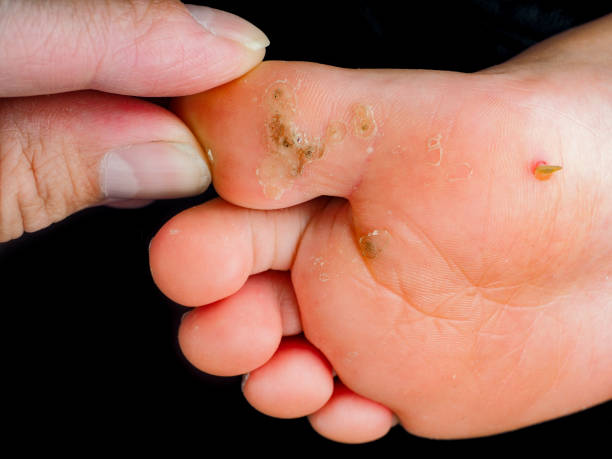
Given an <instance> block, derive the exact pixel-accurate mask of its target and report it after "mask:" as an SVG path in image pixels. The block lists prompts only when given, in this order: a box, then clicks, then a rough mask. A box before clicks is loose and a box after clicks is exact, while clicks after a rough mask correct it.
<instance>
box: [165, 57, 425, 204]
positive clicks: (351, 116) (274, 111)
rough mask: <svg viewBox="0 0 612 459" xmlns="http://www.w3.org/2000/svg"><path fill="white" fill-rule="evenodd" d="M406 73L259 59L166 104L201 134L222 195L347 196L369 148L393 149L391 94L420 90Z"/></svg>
mask: <svg viewBox="0 0 612 459" xmlns="http://www.w3.org/2000/svg"><path fill="white" fill-rule="evenodd" d="M406 73H407V72H393V71H363V70H360V71H357V70H346V69H338V68H333V67H328V66H324V65H318V64H311V63H304V62H266V63H264V64H262V65H260V66H259V67H257V68H256V69H255V70H253V71H252V72H250V73H249V74H247V75H246V76H244V77H242V78H240V79H238V80H235V81H233V82H231V83H228V84H226V85H224V86H221V87H219V88H216V89H213V90H211V91H208V92H205V93H201V94H197V95H194V96H188V97H184V98H181V99H178V100H177V101H175V106H174V109H175V111H176V112H177V113H178V114H179V116H181V117H182V118H183V119H184V120H185V121H186V122H187V124H188V125H189V126H190V127H191V129H192V130H193V132H194V133H195V134H196V136H197V137H198V138H199V140H200V142H201V143H202V144H203V146H204V149H205V151H206V152H207V156H208V160H209V163H210V164H211V166H212V170H213V180H214V185H215V188H216V190H217V192H218V193H219V194H220V195H221V196H222V197H223V198H224V199H226V200H228V201H230V202H232V203H234V204H237V205H241V206H244V207H250V208H263V209H273V208H281V207H287V206H291V205H294V204H297V203H301V202H304V201H307V200H310V199H312V198H314V197H316V196H320V195H328V196H339V197H348V196H350V194H351V193H352V191H353V190H354V188H355V187H356V186H357V185H358V184H359V182H360V179H361V176H362V174H363V172H364V170H365V169H366V167H367V163H368V158H369V157H370V156H371V154H372V153H373V152H374V151H376V150H380V149H391V146H392V144H393V135H389V134H390V133H391V132H392V131H396V130H397V127H395V126H393V122H392V120H393V119H395V118H396V117H395V116H393V117H390V118H388V117H389V115H390V114H391V113H390V110H395V109H393V107H394V106H397V103H396V102H397V101H396V100H395V98H396V95H397V94H398V93H399V92H401V93H402V94H403V95H404V96H407V97H410V93H411V91H412V90H414V93H415V94H417V93H418V91H417V90H418V88H419V85H420V83H419V81H418V80H419V79H420V78H421V77H420V76H419V75H420V73H418V72H412V73H413V76H414V78H413V79H409V80H406ZM412 73H411V74H412ZM407 81H411V82H412V83H411V84H408V85H406V82H407ZM398 84H399V85H401V91H396V90H395V89H399V87H396V86H397V85H398ZM394 88H395V89H394ZM417 105H418V104H416V105H415V107H416V106H417ZM413 108H414V107H413ZM421 116H422V115H421ZM402 118H403V119H405V117H402ZM385 124H391V126H387V127H386V128H385V129H386V133H385V132H383V131H385V129H383V126H384V125H385ZM405 127H406V126H404V128H405ZM402 132H405V130H404V131H402Z"/></svg>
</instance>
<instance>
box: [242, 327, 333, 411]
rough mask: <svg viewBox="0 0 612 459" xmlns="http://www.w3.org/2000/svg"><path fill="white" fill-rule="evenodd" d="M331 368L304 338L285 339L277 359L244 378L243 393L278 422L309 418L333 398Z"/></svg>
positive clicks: (258, 408) (274, 357)
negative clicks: (287, 419) (286, 419)
mask: <svg viewBox="0 0 612 459" xmlns="http://www.w3.org/2000/svg"><path fill="white" fill-rule="evenodd" d="M333 388H334V383H333V376H332V368H331V365H330V364H329V363H328V362H327V360H326V359H325V357H324V356H323V354H321V352H319V351H318V350H317V349H316V348H315V347H314V346H312V345H311V344H310V343H308V342H307V341H306V340H305V339H304V338H303V337H293V338H286V339H285V340H283V343H282V344H281V346H280V347H279V349H278V350H277V351H276V353H275V354H274V356H273V357H272V358H271V359H270V360H269V361H268V362H267V363H266V364H265V365H263V366H262V367H260V368H257V369H256V370H255V371H253V372H251V373H250V374H248V375H247V377H245V380H244V383H243V388H242V390H243V393H244V396H245V397H246V399H247V400H248V401H249V403H250V404H251V405H252V406H253V407H254V408H255V409H257V410H259V411H261V412H262V413H264V414H267V415H269V416H274V417H278V418H297V417H301V416H307V415H309V414H311V413H314V412H315V411H317V410H318V409H320V408H321V407H322V406H323V405H324V404H325V403H326V402H327V400H329V398H330V397H331V395H332V392H333Z"/></svg>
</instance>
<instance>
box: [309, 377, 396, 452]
mask: <svg viewBox="0 0 612 459" xmlns="http://www.w3.org/2000/svg"><path fill="white" fill-rule="evenodd" d="M308 420H309V421H310V424H311V425H312V427H313V429H314V430H316V431H317V432H318V433H319V434H321V435H322V436H324V437H326V438H329V439H330V440H334V441H338V442H342V443H366V442H369V441H374V440H377V439H379V438H382V437H384V436H385V435H386V434H387V432H388V431H389V429H391V427H393V425H394V424H395V419H394V416H393V413H391V411H390V410H389V409H388V408H386V407H384V406H383V405H381V404H379V403H376V402H374V401H372V400H368V399H367V398H364V397H362V396H360V395H357V394H356V393H355V392H353V391H351V390H350V389H348V388H347V387H346V386H345V385H344V384H342V383H341V382H339V381H337V382H336V385H335V387H334V393H333V395H332V397H331V398H330V399H329V401H328V402H327V404H326V405H325V406H324V407H323V408H321V409H320V410H319V411H317V412H316V413H314V414H311V415H310V416H309V417H308Z"/></svg>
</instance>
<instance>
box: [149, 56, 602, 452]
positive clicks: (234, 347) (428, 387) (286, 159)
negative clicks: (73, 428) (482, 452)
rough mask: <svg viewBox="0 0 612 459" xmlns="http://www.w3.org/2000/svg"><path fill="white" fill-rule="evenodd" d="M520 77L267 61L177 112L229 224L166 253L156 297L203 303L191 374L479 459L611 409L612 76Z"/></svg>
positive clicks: (339, 429) (335, 425)
mask: <svg viewBox="0 0 612 459" xmlns="http://www.w3.org/2000/svg"><path fill="white" fill-rule="evenodd" d="M517 62H519V65H518V67H517V68H516V69H513V70H512V71H507V72H506V71H505V70H503V69H499V70H498V71H490V72H487V73H483V74H472V75H465V74H456V73H447V72H426V71H352V70H341V69H336V68H330V67H325V66H320V65H315V64H307V63H282V62H271V63H265V64H263V65H261V66H260V67H259V68H257V69H256V70H254V71H252V72H251V73H250V74H248V75H246V76H245V77H243V78H241V79H240V80H238V81H236V82H233V83H230V84H228V85H226V86H224V87H221V88H219V89H215V90H213V91H210V92H207V93H205V94H201V95H197V96H193V97H190V98H186V99H183V100H181V101H180V102H179V103H178V106H177V110H178V112H179V114H180V115H181V116H182V117H183V118H184V119H185V120H186V121H187V122H188V124H189V125H190V126H191V127H192V129H193V130H194V132H195V133H196V135H197V136H198V137H199V139H200V141H201V142H202V144H203V145H204V147H205V150H206V151H208V155H209V161H210V164H211V165H212V171H213V177H214V184H215V187H216V189H217V191H218V192H219V194H220V195H221V196H222V197H223V198H224V200H225V201H227V202H225V201H223V200H215V201H212V202H208V203H206V204H203V205H201V206H198V207H195V208H192V209H190V210H188V211H186V212H183V213H181V214H180V215H178V216H176V217H175V218H173V219H172V220H171V221H169V222H168V223H167V224H166V225H165V226H164V227H163V228H162V229H161V230H160V232H159V233H158V235H157V236H156V237H155V239H154V240H153V242H152V245H151V252H150V253H151V267H152V272H153V276H154V279H155V281H156V282H157V284H158V285H159V287H160V288H161V289H162V290H163V291H164V292H165V293H166V294H167V295H168V296H169V297H170V298H172V299H174V300H175V301H177V302H179V303H182V304H186V305H191V306H199V305H207V304H208V306H205V307H202V308H198V309H196V310H195V311H194V312H192V313H190V314H188V315H187V316H186V317H185V319H184V321H183V323H182V325H181V329H180V344H181V347H182V349H183V351H184V353H185V355H186V356H187V358H188V359H189V360H190V361H191V362H192V363H193V364H194V365H195V366H196V367H198V368H200V369H202V370H203V371H206V372H209V373H214V374H219V375H235V374H240V373H247V372H251V373H250V376H249V377H248V378H246V379H245V384H244V393H245V395H246V397H247V398H248V400H249V401H250V402H251V404H252V405H253V406H255V407H256V408H257V409H259V410H260V411H262V412H264V413H268V414H271V415H273V416H279V417H295V416H303V415H311V416H310V420H311V422H312V424H313V426H314V427H315V429H317V430H318V431H319V432H320V433H322V434H323V435H325V436H327V437H330V438H332V439H336V440H339V441H348V442H361V441H368V440H372V439H374V438H377V437H379V436H381V435H384V433H386V431H387V430H388V429H389V428H390V427H391V426H392V424H393V422H394V416H393V414H395V415H396V416H397V418H398V419H399V421H400V423H401V424H402V426H404V427H405V428H406V429H407V430H409V431H411V432H413V433H415V434H418V435H424V436H430V437H468V436H479V435H486V434H493V433H497V432H501V431H505V430H509V429H515V428H518V427H521V426H525V425H529V424H533V423H536V422H540V421H543V420H546V419H551V418H554V417H558V416H561V415H564V414H566V413H570V412H573V411H577V410H580V409H582V408H585V407H588V406H591V405H594V404H596V403H599V402H602V401H604V400H607V399H610V398H611V397H612V339H611V335H610V333H611V330H612V238H611V237H610V235H611V228H612V197H611V195H610V190H612V173H611V171H612V154H611V152H612V142H611V140H610V133H611V132H612V85H611V83H610V81H611V73H610V71H609V70H604V69H592V68H590V67H589V66H588V65H587V64H585V65H583V66H578V65H576V66H566V67H564V70H563V71H562V72H561V71H558V72H557V73H556V74H554V73H551V74H550V75H551V76H546V75H547V74H546V73H544V72H542V73H541V74H540V73H538V72H537V71H534V72H531V71H528V70H525V69H522V68H521V65H520V62H521V61H517ZM513 75H514V76H513ZM542 162H544V163H546V164H547V165H553V166H561V167H562V169H561V170H557V171H556V172H555V171H552V170H551V169H547V168H542V167H539V168H538V165H542V164H543V163H542ZM320 196H332V197H331V198H329V197H327V198H325V197H321V198H318V199H315V198H317V197H320ZM230 203H232V204H230ZM237 206H242V207H237ZM289 206H294V207H291V208H289V209H284V208H287V207H289ZM245 208H250V209H262V210H248V209H245ZM264 209H268V210H264ZM271 209H283V210H271ZM272 270H274V271H272ZM281 271H290V276H289V274H287V273H283V272H281ZM258 273H260V274H258ZM210 303H213V304H212V305H211V304H210ZM298 305H299V306H298ZM302 330H303V333H304V335H303V336H301V335H298V334H299V333H300V331H302ZM282 335H298V336H296V337H292V338H282V344H281V345H280V347H278V346H279V342H281V336H282ZM332 368H333V370H335V372H336V373H337V375H338V378H339V380H340V381H342V383H343V385H342V384H340V383H339V382H337V383H336V384H335V386H334V384H333V382H332V374H333V373H332ZM348 388H350V390H349V389H348ZM332 393H333V395H332ZM357 394H358V395H357ZM330 396H331V398H330ZM328 400H329V401H328Z"/></svg>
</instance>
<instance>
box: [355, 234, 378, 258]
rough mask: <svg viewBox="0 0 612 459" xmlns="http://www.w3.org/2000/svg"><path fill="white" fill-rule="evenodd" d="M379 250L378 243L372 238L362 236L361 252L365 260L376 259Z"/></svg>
mask: <svg viewBox="0 0 612 459" xmlns="http://www.w3.org/2000/svg"><path fill="white" fill-rule="evenodd" d="M378 250H379V249H378V248H377V247H376V242H375V241H374V239H373V238H372V237H371V236H362V237H360V238H359V251H360V252H361V255H363V256H364V257H365V258H370V259H372V258H376V256H377V255H378Z"/></svg>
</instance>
